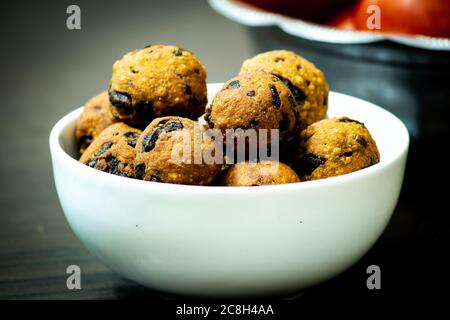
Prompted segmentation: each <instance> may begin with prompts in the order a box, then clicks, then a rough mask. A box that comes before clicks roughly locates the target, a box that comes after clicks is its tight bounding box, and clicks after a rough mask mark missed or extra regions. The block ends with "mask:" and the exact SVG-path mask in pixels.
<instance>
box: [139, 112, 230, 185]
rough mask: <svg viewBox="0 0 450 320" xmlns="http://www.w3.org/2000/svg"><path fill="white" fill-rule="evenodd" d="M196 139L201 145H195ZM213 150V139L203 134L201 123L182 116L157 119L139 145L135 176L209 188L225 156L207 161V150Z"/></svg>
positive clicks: (148, 128)
mask: <svg viewBox="0 0 450 320" xmlns="http://www.w3.org/2000/svg"><path fill="white" fill-rule="evenodd" d="M194 135H195V136H194ZM198 137H200V140H198V139H199V138H198ZM194 139H197V141H200V142H197V143H194ZM208 148H209V149H208ZM214 148H215V144H214V142H213V140H212V139H211V138H210V137H209V136H207V135H203V131H202V129H201V126H200V125H199V124H198V123H196V122H194V121H192V120H190V119H187V118H181V117H162V118H157V119H155V120H153V121H152V122H151V123H150V125H149V126H148V127H147V128H146V129H145V130H144V132H143V133H142V135H141V137H140V138H139V140H138V142H137V144H136V150H135V153H136V159H135V177H136V178H137V179H141V180H147V181H155V182H166V183H175V184H189V185H209V184H211V183H212V182H213V180H214V179H215V178H216V177H217V175H218V174H219V173H220V170H221V167H222V162H223V157H222V159H219V161H210V160H212V159H209V161H205V160H204V158H203V154H204V153H205V150H213V149H214ZM220 148H222V145H220ZM212 153H213V152H212ZM212 153H211V154H212Z"/></svg>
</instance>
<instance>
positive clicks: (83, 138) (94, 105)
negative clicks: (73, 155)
mask: <svg viewBox="0 0 450 320" xmlns="http://www.w3.org/2000/svg"><path fill="white" fill-rule="evenodd" d="M116 121H117V120H116V119H115V118H114V117H113V116H112V114H111V110H110V103H109V98H108V92H107V91H103V92H101V93H99V94H98V95H96V96H95V97H93V98H91V99H90V100H89V101H88V102H86V103H85V104H84V109H83V112H82V113H81V115H80V117H79V118H78V119H77V122H76V125H75V136H76V139H77V144H78V147H79V151H80V154H83V152H84V150H86V148H87V147H89V145H90V144H91V143H92V141H93V140H94V139H95V138H96V137H97V136H98V135H99V134H100V133H101V132H102V131H103V130H104V129H105V128H106V127H108V126H110V125H111V124H113V123H114V122H116Z"/></svg>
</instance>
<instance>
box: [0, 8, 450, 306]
mask: <svg viewBox="0 0 450 320" xmlns="http://www.w3.org/2000/svg"><path fill="white" fill-rule="evenodd" d="M250 2H253V5H254V2H255V1H250ZM264 2H265V3H266V4H267V3H270V2H271V3H272V4H273V3H274V2H275V1H261V2H260V3H264ZM316 2H317V1H316ZM335 2H336V1H335ZM344 2H348V1H344ZM344 2H342V3H344ZM350 2H351V4H352V5H354V4H355V1H350ZM403 2H404V1H403ZM438 2H439V1H438ZM278 3H279V4H280V3H284V4H285V3H288V5H291V6H292V5H294V6H297V7H298V6H302V5H303V6H305V5H306V8H312V7H311V6H308V4H309V2H305V1H291V2H287V1H280V2H278ZM329 3H332V1H318V2H317V4H318V5H320V4H323V5H329ZM440 3H444V4H445V5H443V6H441V7H439V8H438V9H439V10H438V11H437V12H440V13H441V14H443V13H444V12H445V10H447V12H448V9H449V7H450V3H449V2H448V1H445V0H443V1H440ZM71 4H76V5H78V6H79V7H80V8H81V30H68V29H67V27H66V19H67V17H68V14H67V13H66V9H67V7H68V6H69V5H71ZM333 6H334V4H333ZM333 6H332V7H330V8H331V9H329V10H328V11H326V13H327V20H326V21H332V22H329V23H328V22H324V21H325V20H323V19H319V20H320V21H319V22H321V23H324V24H326V23H328V25H333V23H334V26H337V23H338V22H339V21H341V22H342V20H339V21H338V22H336V21H335V20H333V19H334V17H336V18H338V17H339V18H340V19H343V18H342V14H343V12H344V13H345V12H349V11H345V10H344V11H342V8H341V7H340V6H338V7H336V8H335V7H333ZM303 8H305V7H303ZM346 8H347V7H346ZM421 8H422V7H421ZM2 9H3V15H2V19H1V20H0V23H1V33H0V37H1V38H0V40H1V44H2V48H1V50H0V64H1V76H0V81H1V82H0V85H1V88H2V92H1V93H2V98H1V100H0V101H1V108H0V131H1V137H2V138H3V139H2V154H1V158H0V174H1V180H0V181H1V182H0V183H1V185H0V201H1V202H0V204H1V214H0V299H24V298H25V299H49V298H50V299H61V298H62V299H80V298H86V299H109V298H113V299H116V298H119V299H120V298H152V299H155V300H158V299H167V297H166V296H162V295H160V294H159V293H156V292H152V291H151V290H148V289H145V288H142V287H140V286H137V285H135V284H133V283H131V282H129V281H127V280H125V279H122V278H120V277H119V276H116V275H114V274H113V273H111V272H110V271H109V270H108V269H107V268H105V267H104V266H103V265H102V264H100V263H99V262H98V261H97V260H96V259H94V258H93V256H91V255H90V253H89V252H88V251H87V250H86V249H85V248H84V247H83V246H82V244H81V243H80V242H79V241H78V240H77V239H76V238H75V236H74V235H73V233H72V231H71V230H70V228H69V226H68V224H67V223H66V221H65V218H64V216H63V213H62V210H61V208H60V206H59V203H58V200H57V195H56V191H55V188H54V184H53V177H52V172H51V163H50V155H49V149H48V142H47V140H48V134H49V132H50V129H51V127H52V126H53V124H54V123H55V122H56V121H57V120H58V119H59V118H61V117H62V116H63V115H65V114H67V113H68V112H69V111H71V110H73V109H75V108H77V107H79V106H80V105H82V104H83V103H84V102H85V101H86V100H88V99H89V98H90V97H91V96H93V95H95V94H96V93H98V92H100V91H102V90H104V89H105V88H107V85H108V82H109V79H110V76H111V66H112V64H113V63H114V61H115V60H117V59H119V58H120V57H121V56H122V55H123V54H124V53H126V52H128V51H130V50H132V49H135V48H141V47H143V46H145V45H148V44H158V43H164V44H174V45H178V46H181V47H184V48H186V49H188V50H190V51H192V52H193V53H194V54H195V55H196V56H197V57H198V58H199V59H200V61H202V63H203V64H204V65H205V67H206V69H207V71H208V82H224V81H226V80H227V79H229V78H231V77H232V76H234V75H235V74H236V73H237V72H238V70H239V68H240V65H241V63H242V61H243V60H245V59H247V58H249V57H251V56H253V55H255V54H257V53H259V52H262V51H267V50H273V49H288V50H293V51H295V52H297V53H298V54H300V55H302V56H304V57H305V58H307V59H309V60H311V61H312V62H313V63H314V64H315V65H316V66H318V67H319V68H320V69H322V70H323V71H324V72H325V74H326V77H327V79H328V81H329V84H330V89H331V90H333V91H338V92H343V93H347V94H351V95H354V96H357V97H360V98H363V99H366V100H369V101H371V102H374V103H376V104H379V105H380V106H383V107H385V108H386V109H388V110H390V111H392V112H393V113H394V114H396V115H397V116H399V117H400V118H401V119H402V120H403V121H404V122H405V123H406V125H407V126H408V129H409V131H410V135H411V138H412V145H411V152H410V155H409V158H408V169H407V173H406V179H405V183H404V188H403V191H402V195H401V199H400V202H399V204H398V207H397V209H396V212H395V213H394V216H393V219H392V221H391V223H390V224H389V226H388V228H387V230H386V232H385V233H384V234H383V236H382V237H381V239H380V240H379V241H378V242H377V244H376V245H375V247H374V248H373V249H372V250H371V251H370V252H369V253H368V254H367V255H366V256H365V257H364V258H363V259H362V260H361V261H360V262H358V263H357V264H356V265H355V266H353V267H352V268H351V269H350V270H348V271H347V272H345V273H344V274H342V275H340V276H339V277H337V278H335V279H333V280H331V281H329V282H327V283H325V284H323V285H320V286H318V287H315V288H312V289H310V290H308V291H306V292H305V293H304V294H303V295H301V296H300V297H297V298H295V299H293V300H290V301H291V303H293V304H295V303H304V302H305V301H319V300H320V299H322V298H323V297H337V296H339V297H340V299H346V298H351V297H360V298H361V297H362V298H363V299H368V301H371V300H370V299H381V300H382V301H385V300H384V299H386V300H388V299H389V298H392V297H394V296H398V295H399V294H401V295H412V294H413V293H418V294H419V296H420V297H421V296H422V295H424V294H425V292H427V295H428V297H429V296H430V295H433V293H435V292H437V289H438V288H439V287H442V286H444V287H445V285H447V284H448V283H449V281H448V279H446V277H444V275H445V273H446V272H447V266H448V262H447V259H446V257H447V255H448V252H449V251H448V249H449V248H448V240H449V234H450V226H449V218H448V213H447V212H448V210H447V209H445V208H446V205H447V203H446V198H447V190H446V189H447V188H446V187H445V182H446V179H447V178H448V176H449V175H448V171H449V170H447V168H446V163H445V159H446V158H447V157H446V154H447V150H446V149H447V145H448V139H449V138H450V126H449V125H448V119H449V115H450V111H449V110H450V103H449V98H450V93H449V92H450V52H449V51H444V50H428V49H423V48H422V49H421V48H415V47H411V46H406V45H402V44H398V43H394V42H391V41H381V42H374V43H359V44H349V43H345V44H344V43H341V44H339V43H333V44H332V43H326V42H321V41H313V40H307V39H303V38H299V37H296V36H292V35H289V34H287V33H285V32H283V31H282V30H281V29H279V28H278V27H276V26H264V27H249V26H245V25H242V24H239V23H236V22H233V21H232V20H229V19H227V18H225V17H224V16H223V15H222V14H220V13H218V12H217V11H215V10H213V9H212V8H211V7H210V5H209V4H208V2H207V1H198V0H185V1H175V0H165V1H150V0H147V1H95V2H94V1H70V2H69V1H58V2H53V3H52V2H31V1H30V2H28V1H20V0H19V1H14V2H8V3H5V4H2ZM266 9H267V8H266ZM269 9H273V8H272V7H270V8H269ZM382 9H383V8H382ZM421 10H422V11H420V12H423V10H426V9H423V8H422V9H421ZM289 12H303V11H302V10H298V11H295V10H293V11H292V10H289ZM305 12H306V11H305ZM318 12H319V14H320V13H321V12H325V11H321V10H319V11H318ZM308 14H309V13H308ZM312 14H314V13H312ZM433 14H435V15H436V13H433ZM349 16H350V14H347V16H346V19H347V22H348V19H349V18H348V17H349ZM438 16H440V15H439V14H438ZM330 17H331V18H330ZM448 17H449V15H447V20H448ZM295 18H305V19H309V20H312V21H315V19H314V18H311V17H302V16H301V14H300V15H296V17H295ZM330 19H331V20H330ZM394 20H395V19H394ZM333 21H334V22H333ZM339 27H343V28H345V29H348V24H345V25H339ZM442 28H443V29H442V30H443V31H442V32H443V33H441V31H439V32H440V33H439V34H438V35H442V34H444V35H447V36H448V34H446V31H450V30H447V29H446V25H444V26H443V27H442ZM387 31H388V32H392V30H387ZM394 31H396V30H394ZM397 31H398V30H397ZM416 31H417V29H414V28H413V29H412V31H411V30H409V29H408V30H407V32H416ZM405 32H406V31H405ZM80 201H82V200H81V199H80ZM445 253H446V254H445ZM71 264H76V265H79V266H80V267H81V270H82V287H83V289H82V290H78V291H77V290H75V291H69V290H67V288H66V277H67V275H66V267H67V266H68V265H71ZM370 264H377V265H379V266H380V267H381V270H382V277H383V278H382V287H383V289H382V290H381V291H380V292H373V291H372V292H369V291H368V290H367V289H366V286H365V280H366V278H367V276H366V268H367V266H368V265H370Z"/></svg>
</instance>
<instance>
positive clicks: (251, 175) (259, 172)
mask: <svg viewBox="0 0 450 320" xmlns="http://www.w3.org/2000/svg"><path fill="white" fill-rule="evenodd" d="M293 182H300V179H299V177H298V176H297V174H296V173H295V171H294V170H292V169H291V168H290V167H288V166H287V165H285V164H284V163H281V162H276V161H274V162H272V161H262V162H239V163H236V164H234V165H232V166H231V167H230V168H229V169H228V171H227V172H226V173H225V175H224V176H223V178H222V181H221V184H222V185H224V186H262V185H270V184H285V183H293Z"/></svg>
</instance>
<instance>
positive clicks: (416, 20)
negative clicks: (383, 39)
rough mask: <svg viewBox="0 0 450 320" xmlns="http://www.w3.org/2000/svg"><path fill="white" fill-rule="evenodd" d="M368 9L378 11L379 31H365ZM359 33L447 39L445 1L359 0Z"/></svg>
mask: <svg viewBox="0 0 450 320" xmlns="http://www.w3.org/2000/svg"><path fill="white" fill-rule="evenodd" d="M369 5H377V6H378V7H379V8H380V10H381V11H380V12H381V20H380V26H381V30H369V28H368V27H367V19H368V17H369V16H370V15H371V13H367V8H368V6H369ZM355 25H356V28H357V29H359V30H365V31H382V32H389V33H403V34H415V35H427V36H434V37H445V38H450V1H449V0H361V2H360V3H359V5H358V7H357V10H356V17H355Z"/></svg>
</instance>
